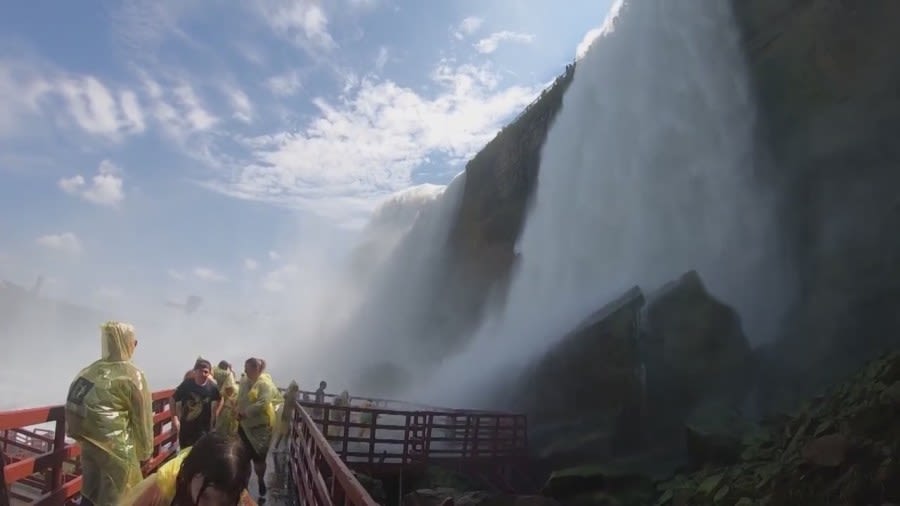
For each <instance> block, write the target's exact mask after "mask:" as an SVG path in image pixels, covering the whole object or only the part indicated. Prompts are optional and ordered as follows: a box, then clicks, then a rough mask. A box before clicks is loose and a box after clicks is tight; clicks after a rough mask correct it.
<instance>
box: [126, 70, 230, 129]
mask: <svg viewBox="0 0 900 506" xmlns="http://www.w3.org/2000/svg"><path fill="white" fill-rule="evenodd" d="M142 80H143V83H144V89H145V91H146V93H147V95H148V96H149V98H150V102H151V105H150V112H151V114H152V115H153V117H154V118H155V119H156V120H157V121H158V122H159V124H160V125H161V126H162V128H163V130H164V131H165V132H166V133H167V134H168V135H169V136H170V137H171V138H172V139H174V140H176V141H177V142H179V143H181V144H184V143H186V142H187V139H188V138H189V137H190V136H191V135H192V134H195V133H199V132H205V131H207V130H209V129H211V128H212V127H213V126H215V125H216V124H217V123H218V121H219V119H218V118H217V117H216V116H215V115H213V114H212V113H210V112H209V111H207V109H206V108H205V107H204V105H203V102H202V101H201V100H200V98H199V97H198V96H197V94H196V92H195V91H194V88H193V86H191V85H190V84H188V83H186V82H184V81H177V82H174V83H172V85H171V86H170V87H168V88H164V87H163V86H162V85H161V84H160V83H159V82H157V81H156V80H154V79H151V78H150V77H149V76H147V75H146V74H144V75H143V76H142Z"/></svg>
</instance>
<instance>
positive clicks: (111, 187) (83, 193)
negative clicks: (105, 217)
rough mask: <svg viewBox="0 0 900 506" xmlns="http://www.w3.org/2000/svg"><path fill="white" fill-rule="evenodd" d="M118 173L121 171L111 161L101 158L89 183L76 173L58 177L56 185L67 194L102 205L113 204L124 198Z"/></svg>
mask: <svg viewBox="0 0 900 506" xmlns="http://www.w3.org/2000/svg"><path fill="white" fill-rule="evenodd" d="M120 174H121V171H120V170H119V168H118V167H116V166H115V165H113V163H112V162H110V161H109V160H103V161H102V162H100V166H99V167H97V173H96V174H94V176H93V177H92V178H91V182H90V184H88V183H87V181H85V179H84V177H83V176H82V175H81V174H76V175H74V176H72V177H68V178H62V179H60V180H59V181H58V182H57V185H58V186H59V188H60V189H61V190H62V191H64V192H66V193H68V194H69V195H75V196H78V197H81V198H82V199H84V200H87V201H88V202H92V203H94V204H97V205H102V206H115V205H118V204H119V203H120V202H122V200H124V199H125V192H124V191H123V189H122V177H121V176H120Z"/></svg>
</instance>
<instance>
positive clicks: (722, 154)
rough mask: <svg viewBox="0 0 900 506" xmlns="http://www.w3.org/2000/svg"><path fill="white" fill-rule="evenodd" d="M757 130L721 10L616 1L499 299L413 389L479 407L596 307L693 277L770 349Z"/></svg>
mask: <svg viewBox="0 0 900 506" xmlns="http://www.w3.org/2000/svg"><path fill="white" fill-rule="evenodd" d="M753 127H754V104H753V103H752V101H751V98H750V93H749V86H748V82H747V77H746V75H745V71H744V65H743V61H742V56H741V53H740V51H739V47H738V33H737V30H736V28H735V24H734V21H733V19H732V16H731V12H730V6H729V5H728V4H727V3H709V2H700V1H685V2H667V1H661V0H647V1H633V2H624V3H623V2H618V3H617V4H616V5H614V6H613V8H612V11H611V12H610V15H609V17H608V18H607V21H606V23H605V26H604V30H603V35H601V36H600V37H599V38H598V39H597V40H595V42H594V43H593V45H592V46H591V48H590V50H589V51H588V52H587V54H586V55H585V56H584V58H583V60H581V61H580V63H579V64H578V66H577V68H576V71H575V77H574V81H573V82H572V84H571V86H570V88H569V89H568V91H567V93H566V95H565V96H564V99H563V106H562V110H561V111H560V113H559V115H558V116H557V117H556V120H555V123H554V124H553V126H552V127H551V129H550V132H549V134H548V137H547V139H546V143H545V145H544V148H543V152H542V158H541V165H540V172H539V177H538V182H537V188H536V193H535V195H534V197H533V201H532V208H531V209H530V212H529V215H528V217H527V221H526V224H525V227H524V230H523V232H522V235H521V237H520V239H519V242H518V250H519V253H520V254H521V263H520V265H519V267H518V269H517V271H516V272H515V274H514V277H513V280H512V283H511V286H510V291H509V296H508V298H507V302H506V305H505V306H504V308H503V309H502V310H501V311H500V312H499V313H498V314H496V315H494V316H493V317H492V318H490V319H489V320H487V321H486V322H484V324H483V325H482V326H481V328H480V329H479V330H478V332H477V333H476V335H475V336H474V338H473V339H472V340H471V344H470V345H469V346H468V347H467V348H466V349H465V350H464V351H463V352H462V353H460V354H458V355H456V356H453V357H448V358H447V359H446V360H445V361H444V363H443V364H442V365H441V367H440V368H439V369H438V370H437V372H436V373H435V374H434V375H432V376H431V377H430V378H429V379H428V381H426V383H425V384H423V385H421V386H419V387H417V388H415V389H414V391H413V392H412V393H411V395H412V396H413V397H414V398H416V399H422V400H428V401H430V402H434V403H442V404H444V405H456V406H459V405H470V404H473V403H478V402H479V401H480V402H481V404H482V405H486V404H487V401H488V399H487V395H488V392H491V386H492V385H493V384H495V383H497V382H498V380H499V379H501V378H504V377H508V376H509V375H510V374H515V373H516V371H517V370H519V369H520V368H522V367H524V366H525V365H527V364H528V363H529V362H530V361H533V360H535V359H537V358H538V357H539V356H540V355H541V354H542V353H544V352H545V351H546V350H547V349H548V348H549V347H550V346H552V345H553V344H554V343H555V342H557V340H558V339H559V338H561V337H562V336H563V335H564V334H565V333H566V332H568V331H569V330H571V329H572V328H574V327H575V326H576V325H577V324H578V322H579V321H580V320H581V319H583V318H584V317H586V316H587V315H588V314H589V313H591V312H592V311H594V310H596V309H597V308H599V307H600V306H602V305H603V304H605V303H607V302H609V301H610V300H612V299H613V298H615V297H616V296H618V295H620V294H621V293H623V292H624V291H625V290H626V289H628V288H629V287H631V286H633V285H635V284H637V285H640V286H641V287H642V288H643V289H644V290H645V291H647V292H652V291H653V290H655V289H657V288H658V287H660V286H662V285H663V284H664V283H666V282H668V281H671V280H674V279H676V278H677V277H679V276H680V275H681V274H682V273H684V272H685V271H688V270H690V269H697V270H698V271H699V273H700V275H701V277H702V278H703V280H704V282H705V283H706V285H707V286H708V288H709V289H710V291H711V292H712V294H713V295H715V296H717V297H719V298H721V299H722V300H723V301H725V302H726V303H728V304H730V305H732V306H733V307H735V308H736V309H737V311H738V312H739V314H740V315H741V317H742V321H743V325H744V329H745V331H746V333H747V334H748V336H749V337H750V339H751V340H752V341H753V342H755V343H757V344H758V343H761V342H765V341H767V340H771V339H772V338H773V336H774V334H775V332H776V328H777V324H778V323H779V317H780V315H781V310H780V307H781V303H782V301H783V300H784V299H783V297H784V294H786V293H787V291H788V289H789V288H790V287H789V286H786V285H787V283H786V282H785V279H786V278H785V277H784V276H783V273H784V268H783V267H784V266H783V265H781V263H780V260H779V254H780V251H779V248H778V244H777V239H776V231H777V226H776V225H777V221H776V219H775V216H774V204H773V199H772V197H771V196H770V195H768V194H767V193H766V192H765V191H763V190H762V189H761V188H760V186H759V185H758V184H757V183H756V181H755V180H754V178H753V174H754V167H755V166H754V164H756V163H758V162H757V160H759V159H760V157H759V156H758V153H755V149H756V146H755V144H754V142H753V140H754V139H753ZM479 394H480V395H479Z"/></svg>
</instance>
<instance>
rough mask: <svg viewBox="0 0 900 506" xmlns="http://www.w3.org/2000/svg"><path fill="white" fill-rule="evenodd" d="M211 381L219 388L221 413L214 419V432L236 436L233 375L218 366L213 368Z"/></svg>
mask: <svg viewBox="0 0 900 506" xmlns="http://www.w3.org/2000/svg"><path fill="white" fill-rule="evenodd" d="M213 379H215V380H216V384H217V385H218V386H219V394H220V395H221V396H222V411H220V412H219V417H218V418H216V430H217V431H219V432H222V433H223V434H237V429H238V421H237V411H236V410H237V406H236V404H237V390H238V389H237V383H236V382H235V381H234V373H232V372H231V371H230V370H228V369H222V368H221V367H219V366H216V367H215V368H213ZM229 390H230V393H229Z"/></svg>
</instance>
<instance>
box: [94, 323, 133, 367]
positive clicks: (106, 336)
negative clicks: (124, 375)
mask: <svg viewBox="0 0 900 506" xmlns="http://www.w3.org/2000/svg"><path fill="white" fill-rule="evenodd" d="M100 340H101V348H102V350H101V357H103V359H104V360H109V361H112V362H118V361H123V360H131V357H133V356H134V349H135V348H137V344H138V342H137V338H136V337H135V335H134V326H132V325H131V324H129V323H123V322H117V321H112V320H110V321H108V322H106V323H104V324H103V325H101V326H100Z"/></svg>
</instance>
